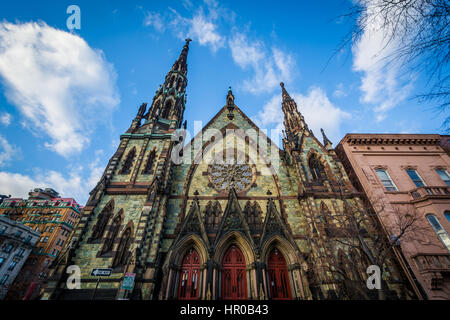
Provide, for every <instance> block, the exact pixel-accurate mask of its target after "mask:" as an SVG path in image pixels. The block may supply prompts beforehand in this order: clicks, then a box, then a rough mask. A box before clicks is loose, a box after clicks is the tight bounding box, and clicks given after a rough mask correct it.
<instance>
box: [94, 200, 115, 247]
mask: <svg viewBox="0 0 450 320" xmlns="http://www.w3.org/2000/svg"><path fill="white" fill-rule="evenodd" d="M113 210H114V205H113V204H112V203H111V202H110V203H108V205H106V206H105V208H103V210H102V212H100V214H99V215H98V218H97V223H96V224H95V226H94V229H93V231H92V236H91V240H96V239H100V238H101V237H102V236H103V233H104V232H105V228H106V225H107V224H108V221H109V218H110V217H111V215H112V212H113Z"/></svg>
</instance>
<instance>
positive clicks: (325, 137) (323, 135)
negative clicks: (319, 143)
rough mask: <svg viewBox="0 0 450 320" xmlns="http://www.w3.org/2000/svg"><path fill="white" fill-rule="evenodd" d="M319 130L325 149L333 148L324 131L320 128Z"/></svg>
mask: <svg viewBox="0 0 450 320" xmlns="http://www.w3.org/2000/svg"><path fill="white" fill-rule="evenodd" d="M320 131H321V132H322V137H323V145H324V146H325V149H327V150H329V149H332V148H333V143H332V142H331V141H330V140H329V139H328V137H327V135H326V134H325V131H324V130H323V129H322V128H320Z"/></svg>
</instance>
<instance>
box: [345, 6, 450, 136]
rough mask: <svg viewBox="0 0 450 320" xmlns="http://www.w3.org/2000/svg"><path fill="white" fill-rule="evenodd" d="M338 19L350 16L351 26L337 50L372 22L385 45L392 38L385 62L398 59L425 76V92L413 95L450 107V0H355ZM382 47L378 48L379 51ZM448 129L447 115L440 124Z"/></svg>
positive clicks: (442, 109)
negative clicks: (426, 85) (390, 49)
mask: <svg viewBox="0 0 450 320" xmlns="http://www.w3.org/2000/svg"><path fill="white" fill-rule="evenodd" d="M344 11H345V13H344V14H342V15H341V16H340V17H339V19H343V18H344V19H345V18H346V19H347V20H350V25H351V26H352V27H351V30H350V31H349V33H348V34H346V36H345V37H344V39H343V41H342V43H341V45H340V46H339V48H338V50H337V52H338V51H340V50H341V49H343V48H344V47H346V46H347V45H348V44H352V43H355V41H358V40H359V39H360V38H361V37H362V35H363V34H364V32H365V31H367V30H368V29H369V28H373V26H374V25H376V26H377V27H378V28H380V30H381V31H382V32H383V36H384V40H385V41H384V43H385V45H386V46H388V45H389V44H391V43H392V42H396V43H397V45H396V46H395V47H396V48H395V50H393V52H391V53H390V54H389V55H388V57H387V61H386V63H390V62H394V61H397V62H401V63H402V64H404V65H407V66H408V68H409V69H410V70H411V71H415V72H420V73H423V74H424V75H426V77H427V78H428V87H427V90H426V92H424V93H422V94H419V95H416V96H415V97H413V98H416V99H418V100H419V101H429V102H435V103H436V110H437V111H438V112H439V114H441V113H444V112H446V111H448V110H449V108H450V75H449V70H448V62H449V59H450V3H449V2H448V0H357V1H351V4H350V6H349V7H347V8H346V9H344ZM383 49H384V48H380V51H381V50H383ZM442 128H443V129H444V130H445V131H446V132H448V131H450V116H449V117H447V118H446V119H445V121H444V123H443V124H442Z"/></svg>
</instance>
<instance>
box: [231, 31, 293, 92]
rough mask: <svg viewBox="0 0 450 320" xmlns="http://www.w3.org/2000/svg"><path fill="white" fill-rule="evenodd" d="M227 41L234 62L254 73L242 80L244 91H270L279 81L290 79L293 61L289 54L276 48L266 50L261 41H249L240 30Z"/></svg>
mask: <svg viewBox="0 0 450 320" xmlns="http://www.w3.org/2000/svg"><path fill="white" fill-rule="evenodd" d="M228 43H229V46H230V49H231V55H232V57H233V60H234V62H235V63H236V64H237V65H238V66H239V67H241V68H242V69H251V70H252V72H253V73H254V74H253V77H252V78H251V79H247V80H244V83H243V87H244V89H245V90H246V91H249V92H251V93H254V94H257V93H261V92H270V91H272V90H273V89H274V88H276V87H277V86H278V85H279V83H280V82H287V81H289V80H291V78H292V75H293V69H294V68H295V63H294V60H293V58H292V57H291V56H290V55H289V54H287V53H285V52H283V51H282V50H280V49H278V48H272V50H271V51H268V50H267V49H266V48H265V46H264V44H263V43H262V42H261V41H258V40H253V41H251V40H250V39H249V38H248V36H247V35H246V34H244V33H240V32H235V33H234V35H233V37H232V38H231V39H230V40H229V41H228Z"/></svg>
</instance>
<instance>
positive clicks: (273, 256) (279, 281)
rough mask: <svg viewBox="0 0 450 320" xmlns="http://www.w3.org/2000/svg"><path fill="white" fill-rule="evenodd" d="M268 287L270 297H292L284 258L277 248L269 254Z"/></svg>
mask: <svg viewBox="0 0 450 320" xmlns="http://www.w3.org/2000/svg"><path fill="white" fill-rule="evenodd" d="M268 262H269V263H268V267H269V268H268V269H269V287H270V294H271V297H272V299H275V300H287V299H292V296H291V288H290V286H289V275H288V270H287V266H286V260H285V259H284V257H283V254H282V253H281V252H280V251H278V249H277V248H274V249H272V251H271V252H270V254H269V261H268Z"/></svg>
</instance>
